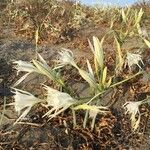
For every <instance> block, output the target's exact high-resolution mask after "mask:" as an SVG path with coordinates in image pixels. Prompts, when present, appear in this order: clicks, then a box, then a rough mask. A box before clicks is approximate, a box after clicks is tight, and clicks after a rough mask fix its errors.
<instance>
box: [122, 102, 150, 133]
mask: <svg viewBox="0 0 150 150" xmlns="http://www.w3.org/2000/svg"><path fill="white" fill-rule="evenodd" d="M148 102H150V99H145V100H142V101H138V102H131V101H130V102H126V103H125V104H124V105H123V108H124V109H125V113H126V114H129V115H130V120H131V127H132V129H133V131H136V130H137V129H138V127H139V124H140V119H141V113H140V110H139V107H140V105H142V104H145V103H148Z"/></svg>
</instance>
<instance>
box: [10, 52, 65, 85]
mask: <svg viewBox="0 0 150 150" xmlns="http://www.w3.org/2000/svg"><path fill="white" fill-rule="evenodd" d="M37 55H38V58H39V61H38V60H34V59H33V60H32V61H31V62H26V61H21V60H20V61H14V62H13V63H14V64H15V66H14V68H15V69H16V70H17V74H18V73H19V72H26V74H25V75H24V76H22V77H21V78H20V79H19V80H18V81H17V82H16V83H15V85H14V86H17V85H18V84H20V83H21V82H22V81H23V80H24V79H25V78H26V77H27V76H28V75H29V74H31V73H33V72H35V73H39V74H42V75H45V76H47V77H48V78H49V79H50V80H52V81H55V82H56V83H58V84H59V85H61V86H63V87H64V86H65V85H64V82H63V80H62V79H61V78H60V76H58V75H57V73H56V72H55V70H54V69H51V67H50V66H49V65H48V64H47V63H46V61H45V60H44V59H43V58H42V56H41V55H40V54H37Z"/></svg>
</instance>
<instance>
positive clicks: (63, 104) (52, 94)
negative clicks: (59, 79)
mask: <svg viewBox="0 0 150 150" xmlns="http://www.w3.org/2000/svg"><path fill="white" fill-rule="evenodd" d="M44 87H45V89H46V90H47V99H46V101H47V105H46V107H48V106H51V107H52V109H50V110H49V111H48V112H47V113H46V114H45V115H44V116H48V117H49V119H51V118H53V117H55V116H57V115H58V114H60V113H61V112H63V111H65V110H66V109H67V108H69V107H70V106H71V105H72V104H74V103H75V102H76V100H75V99H73V98H72V97H71V96H70V95H69V94H67V93H64V92H60V91H58V90H55V89H53V88H51V87H49V86H46V85H44ZM44 116H43V117H44Z"/></svg>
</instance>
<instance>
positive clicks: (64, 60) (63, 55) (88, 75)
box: [58, 49, 97, 88]
mask: <svg viewBox="0 0 150 150" xmlns="http://www.w3.org/2000/svg"><path fill="white" fill-rule="evenodd" d="M59 54H60V57H59V60H58V62H59V63H60V67H62V66H64V65H67V64H70V65H72V66H73V67H75V68H76V69H78V71H79V74H80V75H81V76H82V78H83V79H84V80H86V81H87V82H88V83H89V84H90V86H91V87H94V88H96V87H97V83H96V81H95V78H94V74H93V71H92V68H91V65H90V63H89V61H88V60H87V66H88V71H89V72H86V71H85V70H82V69H80V68H79V67H78V66H77V64H76V63H75V61H74V58H73V53H72V52H71V51H70V50H67V49H65V50H64V51H61V52H59ZM58 68H59V67H58Z"/></svg>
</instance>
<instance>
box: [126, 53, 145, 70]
mask: <svg viewBox="0 0 150 150" xmlns="http://www.w3.org/2000/svg"><path fill="white" fill-rule="evenodd" d="M140 62H141V64H142V65H144V63H143V61H142V56H141V55H140V54H133V53H129V52H127V57H126V64H127V65H128V67H129V69H130V70H131V67H132V66H133V65H137V66H138V67H139V68H140V69H142V67H141V66H140V64H139V63H140Z"/></svg>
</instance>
